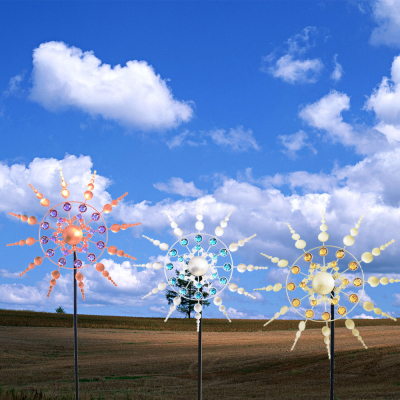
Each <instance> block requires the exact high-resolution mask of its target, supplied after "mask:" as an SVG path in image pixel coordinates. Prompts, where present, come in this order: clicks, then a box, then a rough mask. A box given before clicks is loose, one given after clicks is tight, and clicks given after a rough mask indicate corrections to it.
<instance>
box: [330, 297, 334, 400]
mask: <svg viewBox="0 0 400 400" xmlns="http://www.w3.org/2000/svg"><path fill="white" fill-rule="evenodd" d="M334 297H335V293H334V291H333V290H332V292H331V299H333V298H334ZM331 319H335V305H334V304H331ZM334 371H335V321H331V394H330V400H333V379H334Z"/></svg>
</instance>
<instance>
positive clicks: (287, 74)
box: [268, 54, 324, 83]
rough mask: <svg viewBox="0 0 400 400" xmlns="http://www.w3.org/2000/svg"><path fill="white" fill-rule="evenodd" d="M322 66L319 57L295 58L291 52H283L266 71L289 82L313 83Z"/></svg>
mask: <svg viewBox="0 0 400 400" xmlns="http://www.w3.org/2000/svg"><path fill="white" fill-rule="evenodd" d="M323 67H324V65H323V64H322V62H321V60H319V59H312V60H310V59H307V60H296V59H294V57H293V56H292V55H291V54H285V55H284V56H282V57H281V58H279V59H278V60H277V61H276V63H275V65H273V66H271V67H270V68H268V72H269V73H270V74H271V75H272V76H274V77H275V78H281V79H282V80H284V81H285V82H289V83H315V82H317V80H318V77H319V73H320V72H321V70H322V69H323Z"/></svg>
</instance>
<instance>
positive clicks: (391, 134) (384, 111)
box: [365, 56, 400, 143]
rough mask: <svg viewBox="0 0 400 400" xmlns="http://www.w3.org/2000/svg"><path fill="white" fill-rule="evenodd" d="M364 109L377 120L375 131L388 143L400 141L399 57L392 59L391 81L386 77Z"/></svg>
mask: <svg viewBox="0 0 400 400" xmlns="http://www.w3.org/2000/svg"><path fill="white" fill-rule="evenodd" d="M365 109H367V110H371V111H374V112H375V114H376V117H377V119H378V124H377V125H376V126H375V129H376V130H378V131H379V132H381V133H383V134H384V135H385V136H386V138H387V140H388V141H389V142H390V143H397V142H399V141H400V56H397V57H395V58H394V60H393V63H392V68H391V79H389V78H387V77H386V76H385V77H383V78H382V81H381V83H380V85H379V86H378V88H377V89H375V90H374V92H373V93H372V94H371V96H370V97H369V98H368V100H367V102H366V103H365Z"/></svg>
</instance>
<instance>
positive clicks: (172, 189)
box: [153, 178, 204, 197]
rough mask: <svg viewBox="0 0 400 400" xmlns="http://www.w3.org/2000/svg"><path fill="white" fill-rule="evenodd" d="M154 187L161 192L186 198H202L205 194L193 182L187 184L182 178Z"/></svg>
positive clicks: (172, 179) (156, 184)
mask: <svg viewBox="0 0 400 400" xmlns="http://www.w3.org/2000/svg"><path fill="white" fill-rule="evenodd" d="M153 186H154V187H155V188H156V189H158V190H160V191H161V192H166V193H172V194H179V195H181V196H185V197H186V196H189V197H200V196H202V195H203V194H204V192H203V191H202V190H200V189H198V188H197V187H196V186H195V185H194V183H193V181H192V182H185V181H184V180H183V179H182V178H171V179H170V180H169V181H168V182H167V183H162V182H159V183H155V184H154V185H153Z"/></svg>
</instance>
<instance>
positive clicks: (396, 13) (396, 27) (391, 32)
mask: <svg viewBox="0 0 400 400" xmlns="http://www.w3.org/2000/svg"><path fill="white" fill-rule="evenodd" d="M372 7H373V18H374V19H375V21H376V23H377V24H378V26H377V27H376V28H375V29H374V30H373V32H372V34H371V39H370V40H371V43H372V44H374V45H380V44H384V45H388V46H396V47H399V46H400V2H399V1H398V0H373V6H372Z"/></svg>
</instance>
